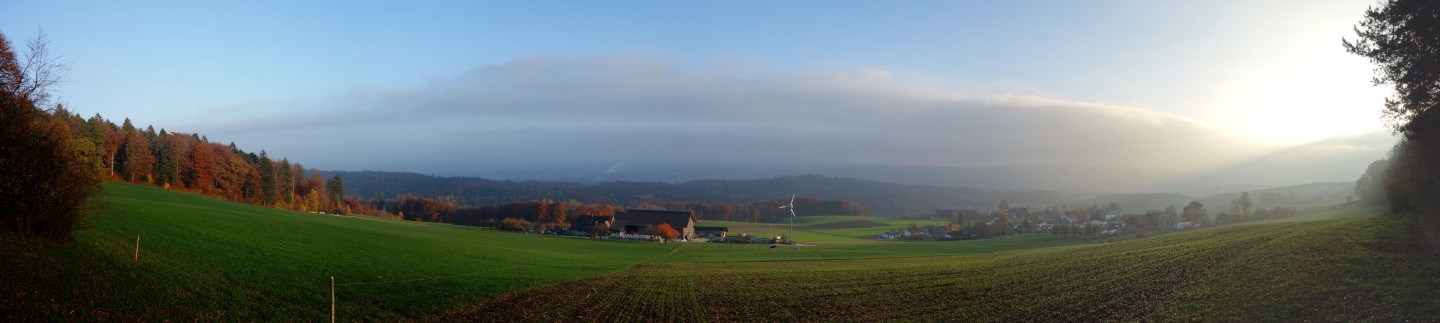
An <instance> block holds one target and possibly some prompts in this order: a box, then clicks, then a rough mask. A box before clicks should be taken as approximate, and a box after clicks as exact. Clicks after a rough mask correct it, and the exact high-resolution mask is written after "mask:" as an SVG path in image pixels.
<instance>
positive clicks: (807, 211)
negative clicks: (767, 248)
mask: <svg viewBox="0 0 1440 323" xmlns="http://www.w3.org/2000/svg"><path fill="white" fill-rule="evenodd" d="M787 202H788V201H781V200H766V201H757V202H750V203H689V202H654V203H650V202H646V203H640V204H636V205H634V207H633V208H645V209H670V210H689V211H691V212H694V214H695V218H696V219H697V220H713V221H742V222H775V221H780V220H784V219H786V218H788V217H789V216H790V213H789V211H786V210H784V209H781V208H780V206H781V205H785V203H787ZM369 203H370V205H369V206H370V209H372V210H377V211H378V212H377V213H379V214H386V215H388V214H394V216H396V217H399V218H403V219H406V220H414V221H424V222H440V223H450V224H459V225H470V226H491V227H494V226H501V225H502V224H503V222H504V221H505V220H507V219H516V220H523V221H526V222H529V223H537V224H568V223H570V220H573V219H574V218H575V217H577V216H582V215H598V216H613V215H615V213H617V212H624V211H626V210H627V209H629V208H627V207H623V206H616V205H610V204H586V203H582V202H579V201H576V200H565V201H553V200H530V201H514V202H507V203H505V204H501V205H487V206H457V205H456V204H454V203H451V202H447V201H442V200H438V199H431V198H425V197H419V196H415V195H402V196H399V197H397V198H396V199H394V200H384V199H379V198H375V199H371V200H370V202H369ZM795 210H796V211H795V213H796V215H797V216H814V215H859V216H868V215H869V211H868V210H866V209H865V207H864V206H863V205H860V204H858V203H855V202H851V201H843V200H831V199H820V198H808V197H797V198H795Z"/></svg>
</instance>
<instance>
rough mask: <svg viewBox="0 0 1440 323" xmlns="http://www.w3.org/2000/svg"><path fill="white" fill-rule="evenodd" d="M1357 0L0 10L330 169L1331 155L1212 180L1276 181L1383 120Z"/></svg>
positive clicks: (124, 95)
mask: <svg viewBox="0 0 1440 323" xmlns="http://www.w3.org/2000/svg"><path fill="white" fill-rule="evenodd" d="M1372 4H1373V1H1369V0H1354V1H1348V0H1347V1H1263V2H1257V1H1098V2H1070V1H1004V2H981V1H936V2H904V3H888V2H830V1H826V2H819V1H813V2H786V3H773V2H761V1H754V2H723V3H701V4H696V3H676V2H596V3H589V4H574V3H569V2H530V1H526V2H514V3H472V2H444V3H420V4H416V3H408V2H394V3H370V2H359V3H357V2H306V3H292V2H243V3H210V2H201V3H194V2H175V3H164V4H157V3H146V4H133V3H115V2H81V3H72V2H48V1H47V2H7V3H5V4H0V30H3V31H4V32H5V33H6V34H7V35H10V36H11V37H12V39H25V38H28V37H30V36H32V35H34V34H35V33H36V30H37V28H39V27H43V28H44V29H45V31H46V32H48V34H49V39H50V40H51V42H52V46H53V51H54V52H55V53H57V54H60V55H63V56H64V59H65V60H68V61H71V62H73V65H72V68H71V70H70V73H69V78H68V80H69V82H68V83H65V84H64V85H62V86H60V87H58V88H57V89H56V91H55V92H56V93H57V94H58V95H59V98H58V102H60V103H63V104H65V105H66V106H67V107H68V108H69V109H71V110H72V111H77V112H79V113H81V114H83V115H85V116H90V115H93V114H96V113H99V114H101V115H103V116H104V117H106V118H109V119H112V120H117V122H118V120H119V119H122V118H125V117H129V118H130V119H132V120H134V121H135V122H136V123H137V124H139V125H141V126H142V127H143V125H155V126H156V127H157V128H161V127H163V128H166V129H168V130H170V131H180V132H199V133H201V134H204V135H206V136H208V137H209V138H210V139H211V140H213V141H219V142H236V143H237V144H238V145H239V146H240V147H241V148H244V149H247V150H254V151H259V150H262V149H263V150H266V151H267V152H268V153H269V154H270V155H271V156H277V157H287V158H290V159H293V160H301V161H305V162H306V165H307V166H311V167H318V168H322V169H335V170H365V169H376V170H399V171H418V172H428V173H441V174H461V175H485V174H490V173H491V171H493V170H494V169H500V168H507V167H509V168H515V167H519V166H516V165H523V166H525V167H535V165H549V166H553V167H590V168H593V169H594V171H595V172H602V171H605V170H607V169H610V168H613V167H614V165H619V164H623V163H626V162H629V163H631V164H636V163H637V161H643V162H648V163H657V164H667V163H669V164H684V163H688V164H713V165H746V166H757V167H769V166H773V167H782V168H786V169H797V170H799V171H804V170H805V166H804V165H806V164H815V165H821V164H823V165H856V166H897V167H901V166H927V167H995V166H1013V165H1021V166H1077V167H1112V168H1113V167H1118V168H1125V169H1165V170H1166V172H1167V173H1166V174H1163V175H1167V176H1171V177H1183V176H1201V175H1203V174H1209V173H1208V172H1210V171H1212V170H1215V169H1220V168H1224V167H1230V166H1233V165H1259V164H1257V163H1259V162H1257V160H1277V158H1279V159H1281V160H1312V159H1314V158H1312V157H1315V156H1319V155H1316V154H1320V155H1324V156H1327V158H1331V159H1328V160H1340V161H1341V162H1335V163H1332V164H1325V166H1323V167H1321V166H1317V165H1313V164H1312V165H1310V166H1311V167H1316V169H1314V171H1313V172H1308V173H1307V172H1297V173H1294V174H1293V176H1288V175H1287V176H1288V177H1275V178H1268V179H1263V181H1265V182H1264V183H1252V182H1247V181H1262V179H1259V178H1263V176H1260V177H1256V176H1248V175H1235V174H1231V175H1229V177H1225V176H1219V175H1216V176H1215V177H1213V178H1217V179H1216V180H1217V181H1219V180H1220V179H1219V178H1230V179H1233V180H1234V181H1236V182H1244V183H1234V184H1293V183H1303V182H1308V181H1316V180H1349V179H1353V178H1354V177H1355V176H1356V175H1358V174H1359V172H1361V171H1362V170H1363V167H1364V166H1365V163H1366V162H1368V161H1369V160H1373V159H1375V158H1379V157H1381V156H1383V154H1384V152H1385V150H1386V149H1387V148H1388V145H1389V144H1390V141H1389V139H1388V138H1389V137H1388V131H1387V130H1385V128H1384V127H1383V124H1382V122H1381V120H1380V115H1379V110H1380V108H1381V104H1382V102H1383V99H1384V97H1385V95H1386V93H1387V88H1385V87H1374V86H1371V84H1370V82H1369V79H1370V76H1371V65H1370V64H1369V62H1368V61H1366V60H1365V59H1363V58H1361V57H1356V56H1354V55H1350V54H1348V53H1345V51H1344V50H1343V48H1342V47H1341V39H1342V37H1353V36H1352V35H1353V31H1351V27H1352V26H1353V25H1354V24H1355V22H1356V21H1359V19H1360V18H1361V15H1362V13H1363V12H1364V9H1365V8H1366V7H1367V6H1369V5H1372ZM1337 138H1338V139H1337ZM1355 138H1366V139H1363V140H1362V139H1355ZM1282 153H1284V154H1290V155H1287V156H1283V157H1277V155H1276V154H1282ZM1297 154H1298V155H1297ZM1306 154H1309V155H1306ZM575 165H581V166H575ZM776 165H778V166H776ZM797 165H799V166H797ZM1270 166H1275V165H1270ZM1257 167H1258V166H1257ZM611 170H613V169H611ZM1292 171H1293V169H1292ZM1243 172H1255V173H1264V174H1274V173H1275V172H1265V171H1259V170H1255V169H1250V170H1243V171H1242V173H1243ZM1245 174H1249V173H1245ZM1317 174H1323V175H1317ZM837 175H847V174H837ZM942 184H944V183H942ZM1215 184H1216V185H1220V184H1225V183H1215Z"/></svg>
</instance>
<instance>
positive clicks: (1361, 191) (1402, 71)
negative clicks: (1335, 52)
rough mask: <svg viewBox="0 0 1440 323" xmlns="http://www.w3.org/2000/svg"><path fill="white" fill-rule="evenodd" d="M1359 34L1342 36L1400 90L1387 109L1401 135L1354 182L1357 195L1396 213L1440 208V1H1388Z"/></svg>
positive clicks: (1381, 80)
mask: <svg viewBox="0 0 1440 323" xmlns="http://www.w3.org/2000/svg"><path fill="white" fill-rule="evenodd" d="M1355 34H1356V36H1357V38H1355V39H1353V40H1352V39H1345V40H1343V45H1344V47H1345V50H1346V51H1348V52H1350V53H1352V54H1355V55H1359V56H1362V57H1365V58H1368V59H1369V60H1370V62H1371V63H1373V64H1374V65H1375V70H1374V71H1375V76H1374V77H1373V79H1372V82H1373V83H1374V84H1375V85H1390V86H1391V87H1392V88H1393V89H1394V92H1393V93H1392V95H1391V96H1390V97H1387V98H1386V99H1385V102H1384V107H1383V108H1382V109H1381V111H1382V112H1384V118H1385V121H1386V124H1387V125H1388V126H1389V127H1390V128H1391V129H1392V130H1394V132H1395V134H1397V135H1399V136H1400V142H1398V143H1396V144H1395V146H1394V148H1392V149H1391V151H1390V154H1389V156H1388V157H1387V158H1385V159H1381V160H1378V161H1376V162H1374V163H1372V164H1370V166H1369V167H1367V168H1366V170H1365V173H1364V174H1362V175H1361V177H1360V178H1359V179H1358V180H1356V183H1355V191H1356V195H1357V196H1359V197H1360V198H1361V199H1362V201H1365V202H1368V203H1372V204H1379V205H1389V206H1390V208H1391V209H1392V210H1394V211H1396V212H1413V213H1416V214H1422V215H1433V214H1434V211H1435V210H1437V209H1440V37H1436V36H1435V35H1440V2H1436V1H1429V0H1387V1H1384V2H1383V3H1381V5H1380V6H1378V7H1371V8H1369V9H1368V10H1366V12H1365V17H1364V19H1363V20H1361V21H1360V23H1359V24H1358V25H1357V26H1355ZM1426 218H1433V216H1427V217H1426ZM1427 222H1428V223H1436V222H1435V221H1433V220H1428V221H1422V223H1427Z"/></svg>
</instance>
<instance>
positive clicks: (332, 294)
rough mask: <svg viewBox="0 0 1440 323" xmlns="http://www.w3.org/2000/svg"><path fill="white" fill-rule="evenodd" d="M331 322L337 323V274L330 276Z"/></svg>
mask: <svg viewBox="0 0 1440 323" xmlns="http://www.w3.org/2000/svg"><path fill="white" fill-rule="evenodd" d="M330 323H335V276H330Z"/></svg>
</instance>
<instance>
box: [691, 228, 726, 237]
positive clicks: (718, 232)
mask: <svg viewBox="0 0 1440 323" xmlns="http://www.w3.org/2000/svg"><path fill="white" fill-rule="evenodd" d="M729 233H730V228H729V227H695V236H697V237H705V238H721V239H723V238H725V235H727V234H729Z"/></svg>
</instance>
